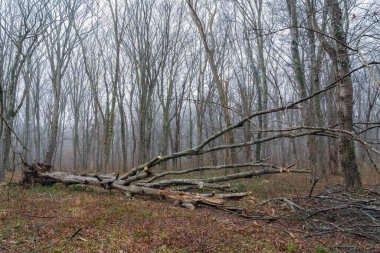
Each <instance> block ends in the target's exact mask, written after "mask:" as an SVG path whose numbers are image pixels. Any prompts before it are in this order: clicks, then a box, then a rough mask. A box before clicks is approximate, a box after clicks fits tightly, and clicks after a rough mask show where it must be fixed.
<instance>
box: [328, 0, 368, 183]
mask: <svg viewBox="0 0 380 253" xmlns="http://www.w3.org/2000/svg"><path fill="white" fill-rule="evenodd" d="M328 6H329V11H330V15H331V26H332V29H333V33H334V34H333V35H334V37H335V39H336V42H335V57H336V64H337V72H338V78H340V77H343V76H346V75H347V74H348V73H349V72H350V59H349V54H348V49H347V47H346V45H347V40H346V34H345V32H344V31H343V29H344V28H343V16H342V10H341V8H340V6H339V2H338V0H329V2H328ZM336 96H337V97H336V99H337V107H338V121H339V122H338V123H339V126H340V128H341V129H343V130H346V131H349V132H351V131H353V119H352V113H353V111H352V107H353V87H352V79H351V76H350V75H348V76H347V77H346V78H344V79H343V80H342V81H341V82H340V83H339V85H338V87H337V93H336ZM339 159H340V165H341V167H342V172H343V176H344V179H345V185H346V189H347V190H357V189H360V188H361V186H362V183H361V178H360V173H359V170H358V165H357V163H356V157H355V146H354V142H353V140H352V136H350V135H347V134H340V136H339Z"/></svg>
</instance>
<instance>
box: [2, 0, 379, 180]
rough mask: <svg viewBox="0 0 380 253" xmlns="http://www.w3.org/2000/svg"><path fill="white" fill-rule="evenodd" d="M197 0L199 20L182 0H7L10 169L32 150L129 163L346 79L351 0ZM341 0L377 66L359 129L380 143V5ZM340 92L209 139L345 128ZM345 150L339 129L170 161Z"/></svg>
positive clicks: (363, 80)
mask: <svg viewBox="0 0 380 253" xmlns="http://www.w3.org/2000/svg"><path fill="white" fill-rule="evenodd" d="M190 2H192V6H193V8H194V9H193V10H194V11H196V13H197V14H198V17H199V21H200V23H197V22H196V19H195V18H194V15H192V14H191V11H190V10H189V6H188V5H187V4H186V1H180V0H144V1H140V0H123V1H117V0H102V1H101V0H94V1H91V0H51V1H50V0H49V1H41V0H12V1H10V0H0V10H1V16H0V113H1V115H2V120H1V123H0V137H1V143H0V151H1V152H0V154H1V155H0V158H1V159H0V180H1V179H3V178H4V172H5V171H6V170H12V169H13V168H14V167H15V166H16V167H18V166H20V162H21V161H22V160H24V161H25V162H27V163H32V162H35V161H40V162H44V163H46V164H51V165H53V166H54V169H55V170H73V171H76V172H78V171H83V170H91V171H99V172H111V171H126V170H127V169H129V168H132V167H134V166H136V165H137V164H141V163H144V162H145V161H148V160H150V159H152V158H153V157H155V156H157V155H165V154H168V153H173V152H178V151H180V150H183V149H188V148H191V147H195V146H196V145H197V144H199V143H201V142H202V141H203V140H204V139H206V138H207V137H208V136H211V135H212V134H213V133H215V132H218V131H220V130H221V129H223V128H225V127H226V126H229V125H231V124H233V123H234V122H237V121H239V120H241V119H243V118H244V117H246V116H248V115H251V114H252V113H253V112H256V111H262V110H266V109H269V108H276V107H281V106H286V105H287V104H289V103H290V102H292V101H296V100H299V99H301V98H304V97H307V96H309V95H310V94H313V93H315V92H316V91H318V90H320V89H323V88H325V87H327V86H328V85H329V84H330V83H332V82H334V81H335V80H336V79H337V78H339V76H338V75H337V73H338V72H337V64H336V62H335V61H334V59H333V58H332V57H331V55H332V54H331V52H329V49H330V50H331V45H335V48H336V47H339V41H338V42H337V41H336V40H337V39H336V38H335V35H334V31H336V29H335V28H334V27H332V25H333V24H334V22H331V21H332V18H333V17H334V16H333V15H332V13H333V12H331V9H329V4H330V5H331V4H332V3H335V2H336V3H338V1H335V0H330V1H323V0H303V1H296V0H288V1H272V0H265V1H264V0H202V1H190ZM338 4H339V7H340V10H341V14H342V19H341V20H342V21H343V22H342V26H341V27H340V29H341V32H342V34H344V38H345V40H346V43H347V44H345V45H344V48H346V50H347V52H348V55H349V61H350V62H349V65H350V66H349V67H350V69H355V68H357V67H360V66H363V65H364V66H365V67H363V68H361V70H358V71H355V72H354V73H352V75H351V78H352V83H353V124H354V125H353V131H354V133H355V134H356V135H358V136H360V138H362V139H363V140H365V141H366V142H367V143H370V144H371V145H372V147H374V148H376V147H377V148H378V147H379V144H378V143H379V138H380V108H379V107H380V96H379V92H380V91H379V88H380V66H379V65H376V64H369V63H371V62H374V61H376V60H377V61H379V59H380V3H379V2H378V1H376V0H367V1H364V0H358V1H355V0H346V1H339V3H338ZM199 24H200V25H201V27H202V28H203V31H204V33H203V34H202V33H201V32H200V29H199V26H198V25H199ZM197 26H198V27H197ZM335 34H336V33H335ZM202 35H203V36H202ZM337 45H338V46H337ZM210 52H211V53H212V56H213V60H214V63H215V64H212V62H210V54H209V53H210ZM213 71H214V73H213ZM215 72H217V75H218V76H219V80H216V78H215ZM336 92H337V90H336V89H331V90H329V91H327V92H324V93H322V94H321V95H319V96H315V97H314V98H313V99H312V100H310V102H307V103H304V104H301V105H298V106H297V107H291V108H288V109H286V110H284V111H280V112H276V113H272V114H265V115H262V116H259V117H257V118H253V119H252V120H251V121H249V123H248V124H245V125H244V126H243V127H241V128H238V129H237V130H235V131H234V132H233V134H230V135H226V136H225V138H222V139H218V140H215V141H213V142H211V143H210V144H209V145H210V146H220V145H222V144H226V143H233V142H236V143H241V142H246V141H249V140H255V139H262V138H270V137H271V136H273V135H275V134H276V133H278V132H281V131H278V130H286V129H288V130H289V129H294V128H296V129H295V131H293V132H292V133H293V134H294V133H297V132H300V131H302V130H304V129H302V128H300V127H301V126H309V127H311V126H312V127H320V128H331V129H335V128H336V129H339V128H340V123H339V120H338V118H339V117H338V116H337V115H338V111H337V96H336ZM298 128H299V129H298ZM284 132H285V133H286V131H284ZM283 137H286V136H283ZM338 149H339V148H338V140H337V139H336V138H328V136H309V137H308V136H306V135H305V136H303V137H300V138H276V139H275V140H274V141H271V142H263V143H259V144H258V145H254V146H251V145H248V146H245V147H242V148H240V149H237V150H235V152H226V151H224V150H221V151H216V152H211V153H209V154H205V155H203V156H197V157H196V158H195V159H194V158H193V159H189V158H180V159H175V160H173V161H171V162H170V163H169V164H166V166H167V167H172V168H176V169H181V168H186V167H189V166H196V165H197V166H199V165H201V164H213V165H216V164H220V163H222V164H223V163H224V164H227V163H231V162H232V163H234V162H235V163H236V161H239V162H244V161H258V160H261V159H268V160H269V161H271V163H276V164H279V165H283V166H285V165H290V164H293V163H296V167H299V168H308V169H311V170H313V171H314V174H315V175H316V176H321V175H327V174H329V173H339V170H338V168H339V157H338ZM355 151H356V161H357V162H358V164H359V166H360V168H362V167H365V166H367V165H370V164H372V163H373V162H374V163H375V164H376V163H377V164H378V162H379V158H378V156H376V155H373V154H371V152H370V151H368V150H366V149H364V148H363V147H362V146H361V145H356V146H355Z"/></svg>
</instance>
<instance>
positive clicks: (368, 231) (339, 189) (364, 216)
mask: <svg viewBox="0 0 380 253" xmlns="http://www.w3.org/2000/svg"><path fill="white" fill-rule="evenodd" d="M263 204H270V206H271V207H272V208H275V205H277V204H281V205H283V204H285V205H287V206H289V207H290V208H291V210H292V211H293V214H292V215H289V213H288V212H287V213H286V214H285V215H283V216H281V215H278V216H276V217H272V219H270V218H271V217H266V219H267V220H289V219H291V220H293V219H297V220H301V221H302V222H303V223H304V224H305V225H304V226H303V227H304V229H306V230H307V231H309V233H308V234H307V235H305V237H312V236H323V235H329V234H335V233H343V234H349V235H354V236H359V237H363V238H366V239H368V240H370V241H374V242H377V243H379V242H380V191H378V190H374V189H371V190H370V189H367V190H363V192H362V193H361V194H359V193H350V192H347V191H345V190H344V187H343V186H334V187H330V188H328V189H327V190H325V191H323V192H322V193H320V194H318V195H316V196H311V194H310V195H309V196H304V197H296V198H292V199H287V198H275V199H270V200H266V201H264V202H262V203H260V205H263Z"/></svg>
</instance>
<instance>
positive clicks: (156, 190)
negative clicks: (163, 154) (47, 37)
mask: <svg viewBox="0 0 380 253" xmlns="http://www.w3.org/2000/svg"><path fill="white" fill-rule="evenodd" d="M158 159H159V158H158ZM258 166H260V167H263V168H262V169H258V170H249V171H245V172H238V173H232V174H228V175H225V176H219V177H212V178H206V179H169V180H162V181H158V182H152V181H154V180H156V179H158V178H161V177H163V176H164V175H163V174H159V175H157V176H154V174H153V173H152V172H150V171H149V170H148V169H143V170H142V171H140V172H138V173H130V172H128V173H127V174H129V175H130V176H126V175H123V176H121V177H120V176H119V175H118V174H106V175H97V174H70V173H67V172H50V171H47V169H46V166H45V165H44V164H39V163H35V164H32V165H28V164H26V163H24V167H25V168H24V169H23V179H22V181H21V184H22V185H24V186H30V185H34V184H41V185H53V184H56V183H61V184H64V185H66V186H68V185H73V184H84V185H92V186H97V187H101V188H104V189H108V190H112V189H115V190H118V191H120V192H122V193H124V194H125V195H126V196H127V197H132V196H150V197H155V198H158V199H162V200H167V201H172V202H173V203H175V204H177V205H180V206H183V207H187V208H194V207H195V206H198V205H207V206H215V205H222V204H223V203H224V200H226V199H229V200H238V199H241V198H244V197H246V196H249V195H251V194H252V193H251V192H231V191H230V189H231V186H230V184H224V185H218V184H215V183H219V182H225V181H229V180H233V179H239V178H252V177H257V176H260V175H266V174H277V173H290V172H307V171H303V170H291V169H290V168H282V167H279V166H276V165H272V164H267V163H262V162H257V163H249V164H236V165H225V166H217V167H214V168H216V169H220V168H241V167H246V168H248V167H251V168H252V167H258ZM145 168H146V167H145ZM205 168H207V169H212V168H213V167H203V168H195V169H189V170H187V171H182V172H180V171H176V172H175V173H174V172H166V175H170V174H185V173H189V172H191V171H198V170H200V169H205ZM142 179H148V180H146V181H145V182H141V180H142ZM138 181H140V182H138ZM132 182H138V183H136V184H133V185H131V183H132ZM196 189H212V190H218V191H222V192H223V191H227V192H226V193H215V191H214V192H205V193H196V192H191V190H196Z"/></svg>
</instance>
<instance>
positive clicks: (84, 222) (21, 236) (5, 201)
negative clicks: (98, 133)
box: [0, 170, 380, 253]
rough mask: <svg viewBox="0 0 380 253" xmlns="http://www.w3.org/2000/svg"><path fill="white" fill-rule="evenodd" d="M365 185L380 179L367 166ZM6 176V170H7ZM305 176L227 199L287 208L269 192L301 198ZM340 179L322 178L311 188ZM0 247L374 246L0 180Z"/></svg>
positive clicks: (101, 193)
mask: <svg viewBox="0 0 380 253" xmlns="http://www.w3.org/2000/svg"><path fill="white" fill-rule="evenodd" d="M362 175H363V181H364V182H365V184H366V187H372V186H374V185H379V183H380V177H379V176H378V175H377V174H376V173H375V172H373V171H371V170H368V171H365V172H364V173H363V172H362ZM8 176H9V175H8ZM309 177H310V176H309V175H305V174H279V175H272V176H263V177H260V178H255V179H250V180H237V181H235V182H233V183H234V185H235V186H236V187H238V188H239V189H240V190H250V191H252V192H253V196H252V197H249V198H246V199H245V200H242V201H239V202H234V203H233V204H234V205H239V206H244V207H245V208H247V209H249V210H251V213H253V214H256V213H259V214H266V215H268V216H269V215H271V216H278V215H284V214H291V213H292V212H291V209H290V208H289V206H287V205H280V206H279V205H276V206H274V205H271V204H269V205H258V203H260V202H261V201H263V200H266V199H268V198H274V197H287V198H290V197H294V196H305V195H307V194H308V193H309V191H310V188H311V184H310V178H309ZM17 178H18V177H17V176H16V180H17ZM340 181H341V178H340V177H331V176H329V178H328V181H327V180H326V179H321V180H320V182H318V184H317V185H316V189H315V190H314V194H317V193H318V192H321V191H323V189H325V187H326V186H327V185H336V184H338V183H340ZM0 252H136V253H138V252H157V253H158V252H161V253H166V252H183V253H185V252H316V253H325V252H326V253H327V252H380V246H379V245H377V244H375V243H374V242H373V241H370V240H368V239H366V238H363V237H361V236H355V235H347V234H343V233H332V234H331V233H329V234H321V235H318V233H314V234H313V232H312V231H310V230H306V229H305V222H303V221H301V220H298V219H286V220H278V221H264V220H251V219H246V218H242V217H239V216H237V215H234V214H230V213H227V212H225V211H222V210H216V209H211V208H207V207H203V208H197V209H195V210H190V209H184V208H180V207H178V206H174V205H173V204H172V203H167V202H162V201H160V200H153V199H148V198H135V199H130V200H129V199H126V198H125V197H124V196H123V195H121V194H119V193H117V192H111V193H110V192H108V191H105V190H100V189H95V188H91V187H87V186H69V187H65V186H62V185H55V186H52V187H45V186H35V187H32V188H29V189H23V188H21V187H18V186H13V187H8V186H7V185H6V184H2V185H1V186H0Z"/></svg>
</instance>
